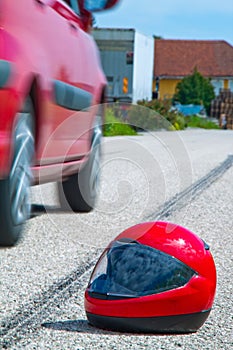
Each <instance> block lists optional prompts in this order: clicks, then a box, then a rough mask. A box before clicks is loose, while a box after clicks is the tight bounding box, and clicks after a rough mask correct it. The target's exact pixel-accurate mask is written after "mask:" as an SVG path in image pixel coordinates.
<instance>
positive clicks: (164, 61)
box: [153, 39, 233, 99]
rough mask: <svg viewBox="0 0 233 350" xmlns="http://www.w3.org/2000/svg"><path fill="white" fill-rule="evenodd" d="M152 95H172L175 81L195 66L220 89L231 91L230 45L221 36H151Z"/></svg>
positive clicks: (232, 51)
mask: <svg viewBox="0 0 233 350" xmlns="http://www.w3.org/2000/svg"><path fill="white" fill-rule="evenodd" d="M154 50H155V51H154V84H153V92H154V96H159V98H161V99H166V98H172V96H173V95H174V93H175V89H176V85H177V83H178V82H179V81H181V80H182V79H183V78H184V77H186V76H188V75H191V74H192V73H193V71H194V69H195V68H197V70H198V71H199V72H200V73H201V74H202V75H203V76H204V77H206V78H210V79H211V82H212V84H213V86H214V89H215V94H216V95H218V93H219V90H220V89H230V90H231V91H233V46H231V45H230V44H229V43H227V42H226V41H222V40H213V41H212V40H168V39H155V45H154Z"/></svg>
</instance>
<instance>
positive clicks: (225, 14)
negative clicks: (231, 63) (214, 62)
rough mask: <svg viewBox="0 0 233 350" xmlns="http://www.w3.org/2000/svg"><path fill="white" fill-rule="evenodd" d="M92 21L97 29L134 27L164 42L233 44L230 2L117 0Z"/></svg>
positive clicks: (226, 0)
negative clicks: (198, 41)
mask: <svg viewBox="0 0 233 350" xmlns="http://www.w3.org/2000/svg"><path fill="white" fill-rule="evenodd" d="M95 18H96V25H97V26H98V27H100V28H101V27H110V28H112V27H119V28H135V29H137V30H138V31H139V32H141V33H143V34H146V35H149V36H151V35H156V36H161V37H162V38H164V39H194V40H195V39H196V40H226V41H228V42H229V43H230V44H231V45H233V0H193V1H190V0H120V3H119V5H118V6H116V7H114V9H112V10H109V11H105V12H101V13H99V14H98V15H96V16H95Z"/></svg>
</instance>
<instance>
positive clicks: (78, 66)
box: [39, 0, 94, 165]
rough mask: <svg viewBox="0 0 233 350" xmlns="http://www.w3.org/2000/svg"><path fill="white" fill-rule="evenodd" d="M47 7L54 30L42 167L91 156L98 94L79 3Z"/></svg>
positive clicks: (54, 2) (49, 41)
mask: <svg viewBox="0 0 233 350" xmlns="http://www.w3.org/2000/svg"><path fill="white" fill-rule="evenodd" d="M47 6H49V11H48V12H49V20H50V26H49V31H48V34H47V38H46V42H45V51H46V55H47V60H48V61H49V65H50V68H49V69H50V74H51V78H50V81H51V84H50V95H51V99H50V101H48V102H47V104H46V106H45V112H46V113H45V114H46V116H45V117H44V118H45V119H46V120H45V123H44V126H43V128H44V132H43V137H42V139H41V144H40V148H39V158H40V165H48V164H58V163H64V162H69V161H74V160H77V159H81V158H82V157H84V156H85V155H86V154H87V152H88V151H89V147H90V143H89V130H90V128H91V124H92V116H91V113H90V111H89V108H90V106H91V104H92V100H93V94H94V81H93V79H92V78H91V76H90V74H89V68H90V66H91V59H92V58H91V57H90V53H91V51H90V50H89V48H88V45H89V42H90V44H91V41H90V38H89V35H88V34H87V33H85V32H84V31H83V30H82V21H81V17H80V15H79V9H78V3H77V1H76V0H70V1H62V0H51V1H47ZM91 70H93V68H91Z"/></svg>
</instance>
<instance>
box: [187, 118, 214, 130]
mask: <svg viewBox="0 0 233 350" xmlns="http://www.w3.org/2000/svg"><path fill="white" fill-rule="evenodd" d="M185 120H186V124H187V126H188V127H190V128H202V129H220V128H219V126H218V125H217V124H215V123H214V122H213V121H211V120H209V119H205V118H201V117H198V116H196V115H194V116H189V117H186V118H185Z"/></svg>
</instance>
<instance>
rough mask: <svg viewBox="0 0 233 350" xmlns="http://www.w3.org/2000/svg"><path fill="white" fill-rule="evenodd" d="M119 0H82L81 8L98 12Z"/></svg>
mask: <svg viewBox="0 0 233 350" xmlns="http://www.w3.org/2000/svg"><path fill="white" fill-rule="evenodd" d="M118 2H119V0H84V1H83V8H84V9H85V10H86V11H88V12H98V11H103V10H106V9H109V8H111V7H113V6H114V5H116V3H118Z"/></svg>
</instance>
